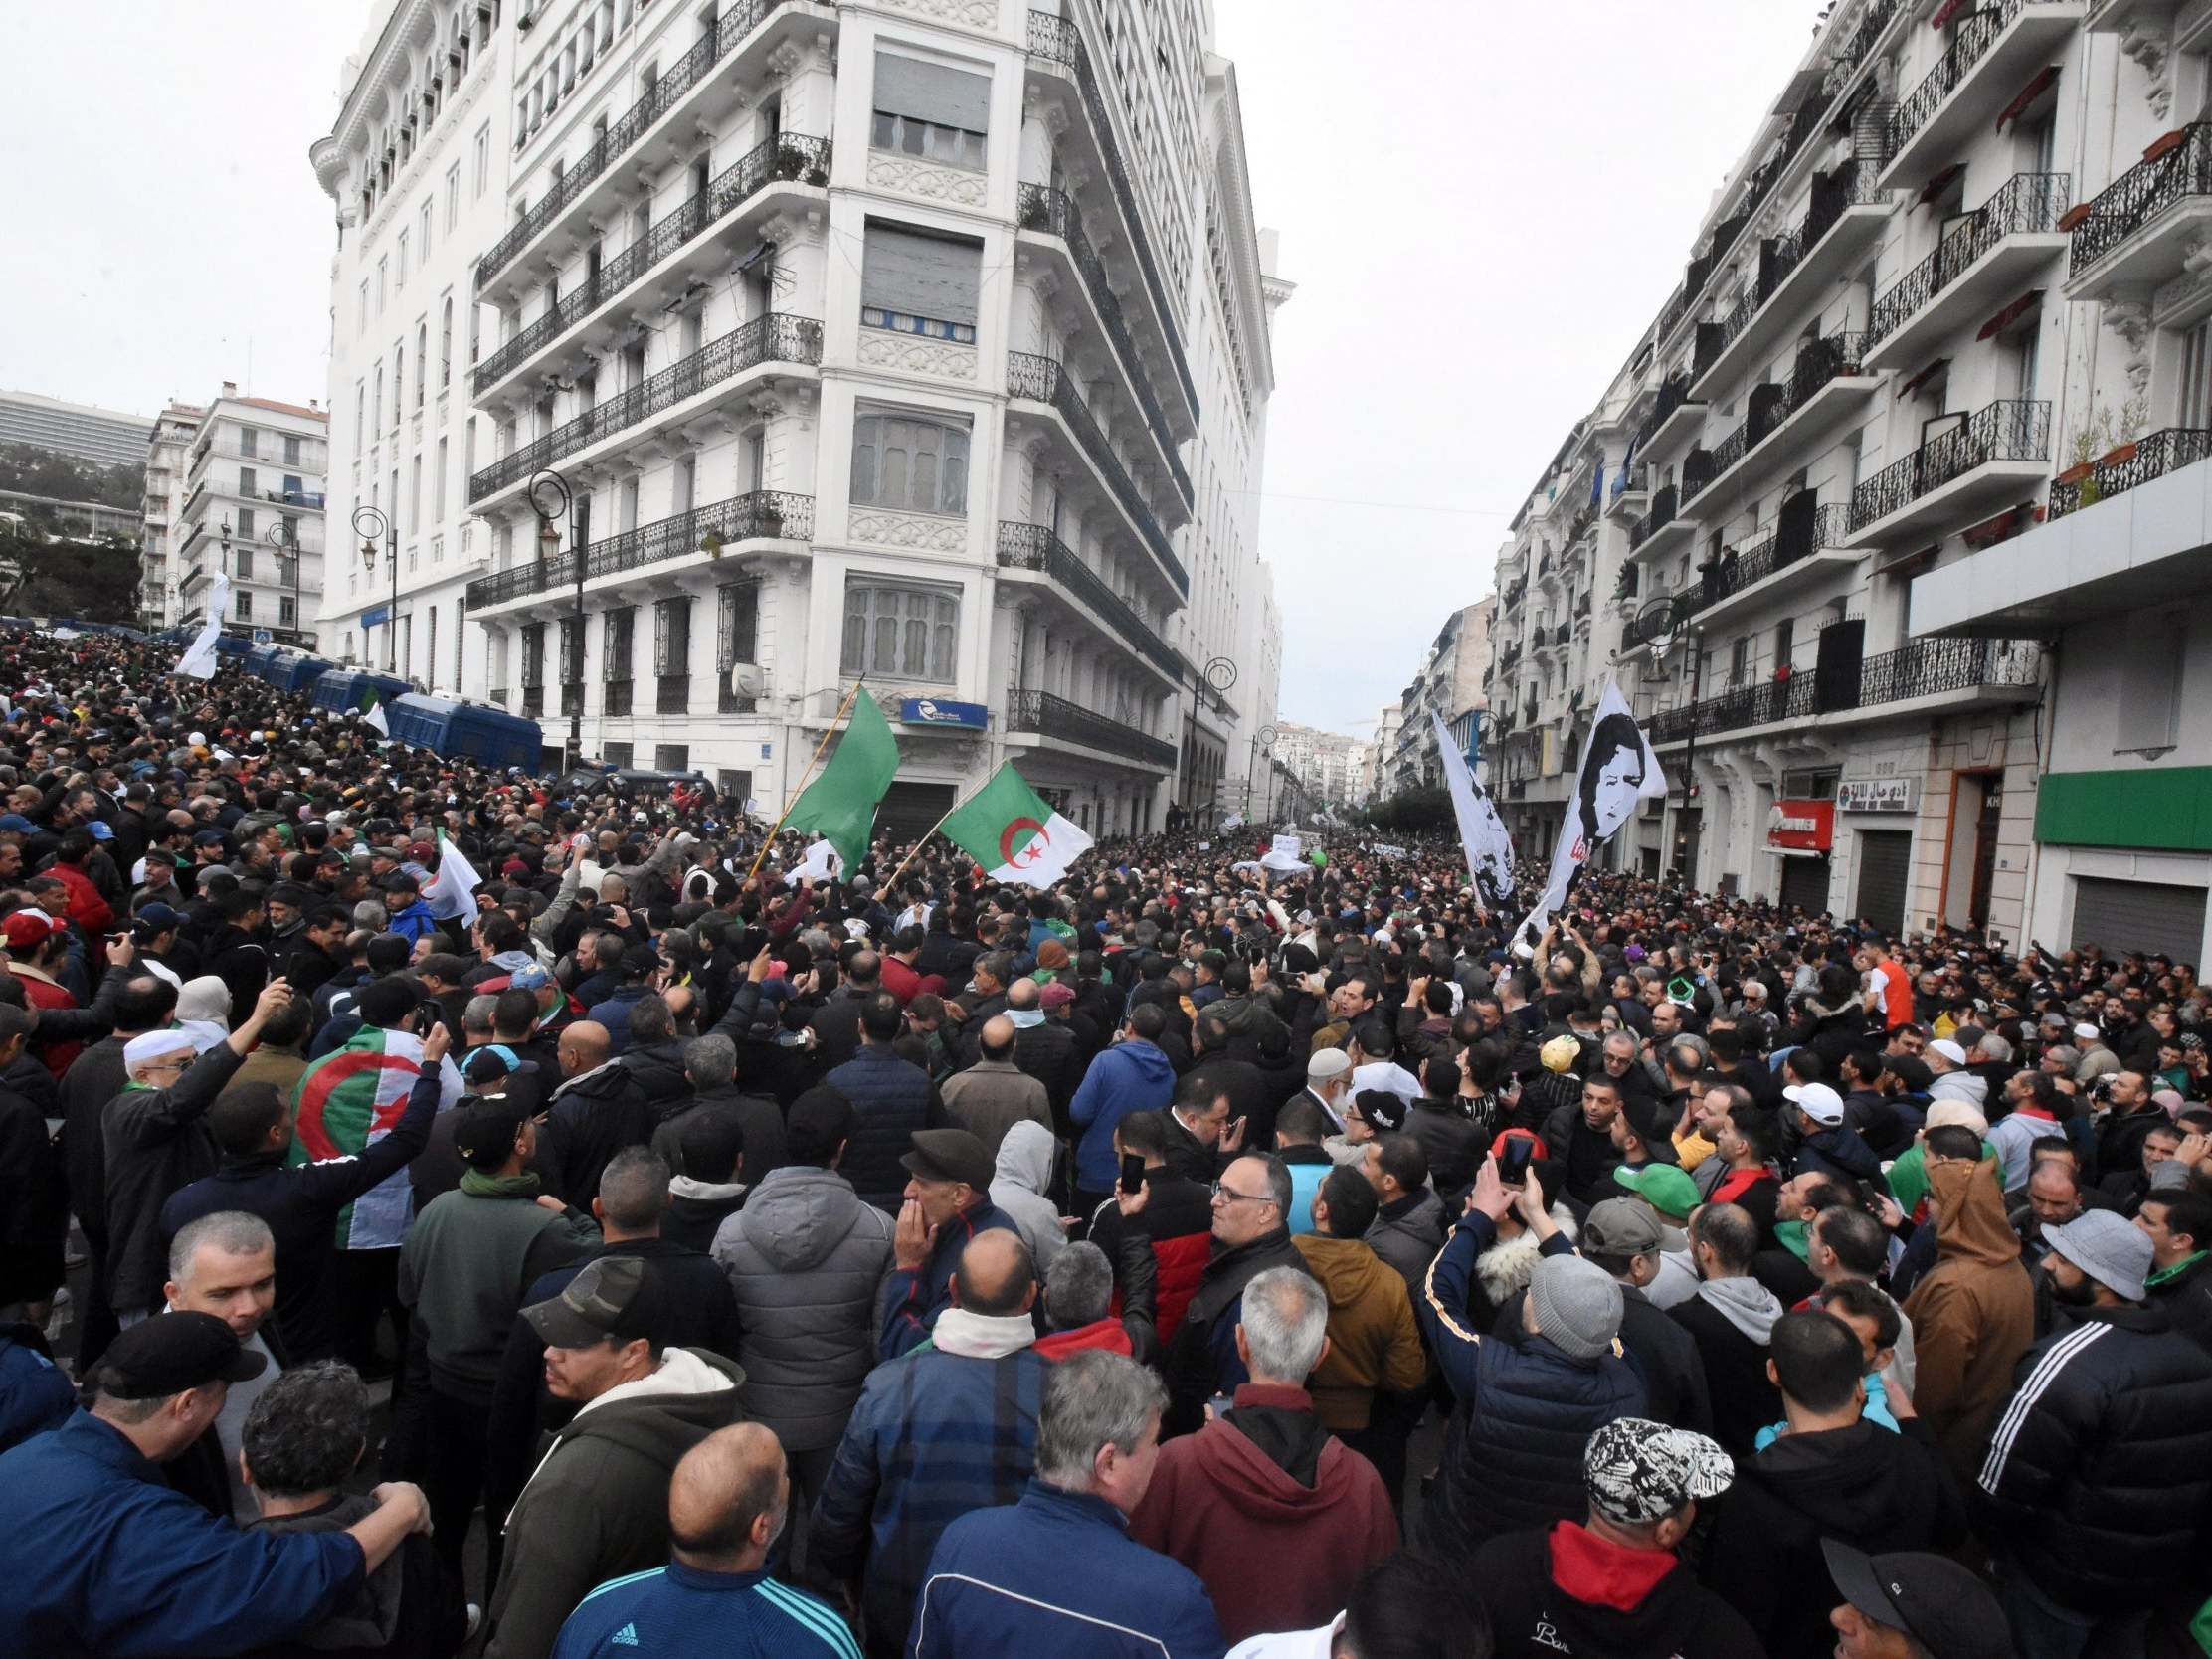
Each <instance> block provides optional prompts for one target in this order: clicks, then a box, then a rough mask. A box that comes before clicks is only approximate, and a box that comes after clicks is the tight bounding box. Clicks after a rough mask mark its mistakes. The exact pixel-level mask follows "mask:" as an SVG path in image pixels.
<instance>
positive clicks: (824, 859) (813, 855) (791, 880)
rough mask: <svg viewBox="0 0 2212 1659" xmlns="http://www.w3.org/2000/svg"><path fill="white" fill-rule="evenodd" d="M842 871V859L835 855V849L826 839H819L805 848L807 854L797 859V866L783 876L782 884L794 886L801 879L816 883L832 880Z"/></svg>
mask: <svg viewBox="0 0 2212 1659" xmlns="http://www.w3.org/2000/svg"><path fill="white" fill-rule="evenodd" d="M843 873H844V860H843V859H842V858H840V857H838V856H837V849H836V848H835V847H833V846H831V845H830V843H829V841H827V840H819V841H816V842H815V843H814V844H813V845H812V846H810V847H808V848H807V856H806V857H804V858H802V859H800V860H799V864H798V867H797V868H795V869H794V870H793V871H792V872H791V873H790V874H789V875H787V876H785V877H784V885H785V886H787V887H796V886H798V885H799V883H800V881H801V880H802V879H804V880H807V881H812V882H816V883H818V884H819V883H821V882H824V881H834V880H836V879H837V877H839V876H840V875H842V874H843Z"/></svg>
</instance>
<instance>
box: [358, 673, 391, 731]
mask: <svg viewBox="0 0 2212 1659" xmlns="http://www.w3.org/2000/svg"><path fill="white" fill-rule="evenodd" d="M381 700H382V699H380V698H379V697H378V696H377V694H376V687H375V686H373V685H364V686H363V687H362V688H361V701H360V703H359V705H358V706H359V708H360V710H361V724H362V725H364V726H368V727H371V728H373V729H374V730H375V731H376V733H377V735H378V736H380V737H390V736H391V735H392V723H391V722H390V721H389V720H387V719H385V718H384V710H383V709H382V708H380V707H379V706H378V704H379V702H380V701H381Z"/></svg>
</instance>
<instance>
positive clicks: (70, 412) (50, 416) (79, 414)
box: [0, 391, 154, 466]
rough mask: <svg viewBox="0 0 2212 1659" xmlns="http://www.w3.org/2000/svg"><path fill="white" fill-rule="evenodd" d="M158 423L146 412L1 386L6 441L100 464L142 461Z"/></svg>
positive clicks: (1, 433)
mask: <svg viewBox="0 0 2212 1659" xmlns="http://www.w3.org/2000/svg"><path fill="white" fill-rule="evenodd" d="M153 426H154V423H153V422H151V421H149V420H147V419H146V418H145V417H144V416H142V415H125V414H123V413H122V412H121V411H119V410H114V409H97V408H94V407H93V406H92V404H89V403H64V402H63V401H62V400H61V399H60V398H48V397H41V396H40V395H39V394H38V393H36V392H6V391H0V444H33V445H36V446H37V447H38V448H40V449H42V450H52V451H53V452H54V453H55V454H57V455H65V456H71V457H74V458H75V459H76V460H78V461H92V463H94V464H95V465H99V466H139V465H143V464H144V463H145V460H146V444H147V441H148V439H149V438H150V437H151V436H152V433H153Z"/></svg>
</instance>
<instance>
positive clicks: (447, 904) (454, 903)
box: [423, 830, 483, 927]
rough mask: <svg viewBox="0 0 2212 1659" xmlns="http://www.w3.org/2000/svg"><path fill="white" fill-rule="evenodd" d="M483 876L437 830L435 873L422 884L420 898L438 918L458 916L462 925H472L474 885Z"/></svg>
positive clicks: (476, 885)
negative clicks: (436, 867)
mask: <svg viewBox="0 0 2212 1659" xmlns="http://www.w3.org/2000/svg"><path fill="white" fill-rule="evenodd" d="M482 881H483V877H482V876H480V875H478V874H477V873H476V866H475V865H473V864H471V863H470V862H469V861H468V858H467V855H466V854H465V853H463V852H462V851H461V848H460V847H458V846H456V845H455V844H454V843H453V842H452V841H450V840H448V839H447V838H446V831H445V830H439V831H438V873H437V874H435V875H433V876H432V877H431V878H430V880H429V881H428V882H427V883H425V884H424V887H423V902H424V903H425V904H428V905H429V906H430V913H431V914H432V915H433V916H435V917H436V918H437V919H438V920H439V921H442V922H446V921H452V920H454V919H455V918H456V917H458V918H460V920H461V925H462V926H463V927H474V926H475V925H476V888H477V887H478V886H479V885H481V884H482Z"/></svg>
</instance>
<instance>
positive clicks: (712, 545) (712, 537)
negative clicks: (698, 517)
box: [699, 530, 722, 559]
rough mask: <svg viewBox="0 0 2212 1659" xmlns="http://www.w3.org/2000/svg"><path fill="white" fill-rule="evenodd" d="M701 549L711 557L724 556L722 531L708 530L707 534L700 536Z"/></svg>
mask: <svg viewBox="0 0 2212 1659" xmlns="http://www.w3.org/2000/svg"><path fill="white" fill-rule="evenodd" d="M699 551H700V552H701V553H704V554H705V555H706V556H707V557H708V558H710V559H719V558H720V557H721V556H722V532H721V531H719V530H709V531H707V533H706V534H705V535H703V536H701V537H700V538H699Z"/></svg>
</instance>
